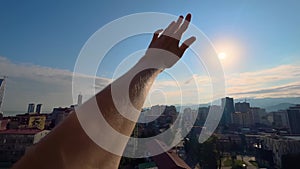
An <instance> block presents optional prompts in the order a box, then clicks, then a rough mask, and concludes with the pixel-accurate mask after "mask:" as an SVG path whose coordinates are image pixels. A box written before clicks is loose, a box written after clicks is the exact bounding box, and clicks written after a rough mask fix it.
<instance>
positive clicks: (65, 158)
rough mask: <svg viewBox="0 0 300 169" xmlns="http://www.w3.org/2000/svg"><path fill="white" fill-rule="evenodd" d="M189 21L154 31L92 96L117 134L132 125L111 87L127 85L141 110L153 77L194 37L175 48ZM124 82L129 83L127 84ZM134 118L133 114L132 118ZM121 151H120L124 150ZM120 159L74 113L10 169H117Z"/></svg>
mask: <svg viewBox="0 0 300 169" xmlns="http://www.w3.org/2000/svg"><path fill="white" fill-rule="evenodd" d="M190 19H191V15H190V14H189V15H187V16H186V18H185V20H184V21H183V17H182V16H180V17H179V18H178V20H177V21H176V22H172V23H171V24H170V25H169V26H168V27H167V28H166V29H165V30H164V31H163V33H162V34H161V35H160V33H161V32H162V30H159V31H157V32H155V33H154V35H153V39H152V41H151V43H150V45H149V49H148V50H147V52H146V54H145V56H144V57H143V58H142V59H141V60H140V61H139V62H138V63H137V64H136V65H135V66H134V67H133V68H132V69H131V70H130V71H129V72H127V73H126V74H124V75H123V76H122V77H120V78H119V79H117V80H116V81H114V82H113V83H112V84H110V85H108V86H107V87H106V88H104V89H103V90H102V91H100V92H99V93H98V94H96V96H95V97H94V98H95V99H96V102H97V103H98V107H99V110H101V114H102V115H103V117H104V118H105V120H106V121H107V122H108V123H109V124H110V125H111V126H112V127H113V128H114V129H115V130H116V131H118V132H119V133H122V134H124V135H126V136H130V135H131V133H132V131H133V129H134V126H135V122H134V121H131V120H128V119H127V118H125V117H124V116H122V115H121V114H120V113H119V112H118V109H117V108H116V106H115V105H116V103H115V102H114V101H115V100H114V99H113V97H114V96H112V95H113V94H112V87H113V86H114V85H116V86H121V87H122V85H123V84H124V83H129V98H130V101H131V103H132V105H133V106H134V107H135V108H136V109H137V110H141V109H142V106H143V104H144V101H145V99H146V96H147V94H148V92H149V90H150V88H151V85H152V83H153V82H154V80H155V78H156V77H157V75H159V73H160V72H161V71H163V69H165V68H168V67H171V66H173V65H174V64H175V63H176V61H178V60H179V59H180V58H181V57H182V55H183V53H184V51H185V50H186V49H187V48H188V47H189V46H190V45H191V44H192V43H193V42H194V41H195V37H191V38H189V39H187V40H186V41H185V42H184V43H183V44H182V45H181V46H179V40H180V38H181V36H182V34H183V33H184V32H185V30H186V29H187V27H188V24H189V22H190ZM182 21H183V23H182ZM152 49H159V50H158V51H157V50H152ZM164 51H166V53H164ZM168 53H172V54H173V55H175V56H176V59H170V60H165V59H166V58H165V57H164V56H165V55H168ZM160 58H162V59H160ZM148 64H153V65H151V66H150V68H149V69H144V68H145V67H146V66H148ZM151 67H152V68H151ZM128 80H131V81H129V82H128ZM117 99H119V98H117ZM88 102H89V101H88ZM84 105H88V103H84V104H83V105H82V107H83V109H81V110H85V109H84ZM124 106H126V105H124ZM138 116H139V115H138V114H137V115H136V119H137V118H138ZM126 143H127V142H124V141H122V143H120V141H119V140H111V144H112V146H113V145H118V144H122V145H126ZM121 148H123V150H124V148H125V147H121ZM123 150H121V151H123ZM120 159H121V156H118V155H115V154H112V153H110V152H108V151H106V150H104V149H102V148H101V147H99V146H98V145H97V144H95V143H94V142H93V141H92V140H91V139H90V138H89V136H88V135H87V134H86V133H85V131H84V130H83V129H82V127H81V125H80V123H79V121H78V118H77V116H76V114H75V113H71V114H70V115H69V117H68V118H67V119H66V120H64V122H62V123H61V124H60V125H59V126H57V127H56V128H55V129H54V130H53V131H52V132H50V133H49V134H48V135H47V136H46V137H45V138H44V139H42V140H41V141H40V142H39V143H38V144H37V145H35V146H34V147H32V149H31V150H30V151H28V152H27V153H26V154H25V155H24V156H23V158H22V159H21V160H19V161H18V162H17V163H16V164H15V165H14V166H13V169H21V168H31V169H37V168H51V169H53V168H56V169H65V168H72V169H74V168H85V169H90V168H108V169H112V168H118V166H119V162H120Z"/></svg>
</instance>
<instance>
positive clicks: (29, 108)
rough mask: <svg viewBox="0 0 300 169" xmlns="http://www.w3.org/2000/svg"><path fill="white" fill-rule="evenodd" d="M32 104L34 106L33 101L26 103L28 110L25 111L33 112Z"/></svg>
mask: <svg viewBox="0 0 300 169" xmlns="http://www.w3.org/2000/svg"><path fill="white" fill-rule="evenodd" d="M34 106H35V104H34V103H30V104H28V110H27V113H33V112H34Z"/></svg>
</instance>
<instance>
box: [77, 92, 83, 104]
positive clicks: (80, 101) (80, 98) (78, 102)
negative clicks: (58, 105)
mask: <svg viewBox="0 0 300 169" xmlns="http://www.w3.org/2000/svg"><path fill="white" fill-rule="evenodd" d="M81 104H82V95H81V94H79V95H78V98H77V105H78V106H80V105H81Z"/></svg>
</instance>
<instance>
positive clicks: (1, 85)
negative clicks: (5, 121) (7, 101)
mask: <svg viewBox="0 0 300 169" xmlns="http://www.w3.org/2000/svg"><path fill="white" fill-rule="evenodd" d="M5 78H6V77H4V78H2V79H0V113H1V112H2V103H3V98H4V92H5V91H4V90H5Z"/></svg>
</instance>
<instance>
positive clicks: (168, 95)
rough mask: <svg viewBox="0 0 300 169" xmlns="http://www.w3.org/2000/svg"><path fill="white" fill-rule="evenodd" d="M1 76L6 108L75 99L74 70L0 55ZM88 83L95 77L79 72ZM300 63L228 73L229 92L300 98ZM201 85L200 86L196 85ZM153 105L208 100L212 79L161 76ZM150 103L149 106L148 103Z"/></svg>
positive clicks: (100, 82) (99, 83) (99, 81)
mask: <svg viewBox="0 0 300 169" xmlns="http://www.w3.org/2000/svg"><path fill="white" fill-rule="evenodd" d="M0 75H7V76H8V77H9V78H8V80H7V88H6V89H7V90H6V96H5V100H4V109H3V110H23V111H26V109H27V105H28V103H30V102H35V103H43V104H44V109H46V110H51V109H52V108H53V106H69V105H70V104H73V100H72V76H73V72H72V71H69V70H63V69H55V68H50V67H44V66H38V65H33V64H23V63H18V64H17V63H13V62H11V61H10V60H9V59H7V58H5V57H0ZM78 77H80V78H81V79H82V82H83V83H84V82H85V81H86V80H87V79H89V80H90V79H91V78H93V79H94V76H89V75H84V74H79V75H78ZM299 79H300V66H299V65H293V64H289V65H280V66H276V67H273V68H269V69H264V70H259V71H252V72H243V73H239V74H238V73H236V74H230V75H227V76H226V84H227V89H226V91H227V94H228V95H229V96H232V97H234V98H245V97H247V98H249V97H251V98H264V97H296V96H297V97H299V96H300V82H299ZM110 82H111V79H108V78H101V77H96V78H95V84H94V85H92V86H89V87H88V88H85V89H80V92H81V93H82V94H91V93H90V91H91V90H90V89H95V90H96V91H99V90H101V89H103V88H104V87H105V86H106V85H107V84H109V83H110ZM196 84H197V85H196ZM152 91H155V92H154V93H153V94H152V95H151V94H150V96H151V97H148V99H150V100H148V101H146V106H149V104H163V103H164V104H178V103H184V104H187V103H194V104H197V103H207V102H209V101H211V99H212V92H213V91H212V87H211V79H210V78H209V76H206V75H197V74H194V75H191V76H189V77H184V78H181V79H180V80H178V81H175V80H170V79H159V80H157V81H155V83H154V85H153V86H152ZM85 99H87V98H85ZM147 104H148V105H147Z"/></svg>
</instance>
